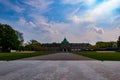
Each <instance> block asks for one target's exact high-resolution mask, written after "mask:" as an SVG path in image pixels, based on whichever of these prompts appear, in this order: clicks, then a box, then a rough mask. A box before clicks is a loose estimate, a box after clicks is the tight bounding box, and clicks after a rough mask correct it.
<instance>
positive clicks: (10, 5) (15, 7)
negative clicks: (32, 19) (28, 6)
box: [0, 0, 24, 13]
mask: <svg viewBox="0 0 120 80" xmlns="http://www.w3.org/2000/svg"><path fill="white" fill-rule="evenodd" d="M0 3H2V4H4V5H5V6H7V7H8V8H9V9H12V10H14V11H16V12H18V13H19V12H22V11H23V10H24V9H23V8H21V7H19V6H18V5H15V4H13V3H11V2H10V1H8V0H0Z"/></svg>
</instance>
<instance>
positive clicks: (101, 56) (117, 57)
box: [75, 52, 120, 61]
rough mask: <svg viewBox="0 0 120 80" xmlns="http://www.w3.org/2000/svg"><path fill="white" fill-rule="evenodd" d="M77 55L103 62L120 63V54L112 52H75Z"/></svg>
mask: <svg viewBox="0 0 120 80" xmlns="http://www.w3.org/2000/svg"><path fill="white" fill-rule="evenodd" d="M75 54H78V55H82V56H86V57H90V58H93V59H96V60H101V61H120V52H112V53H98V52H75Z"/></svg>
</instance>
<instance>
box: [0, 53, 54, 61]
mask: <svg viewBox="0 0 120 80" xmlns="http://www.w3.org/2000/svg"><path fill="white" fill-rule="evenodd" d="M53 53H54V52H35V53H0V60H16V59H22V58H28V57H34V56H40V55H48V54H53Z"/></svg>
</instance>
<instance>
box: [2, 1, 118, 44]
mask: <svg viewBox="0 0 120 80" xmlns="http://www.w3.org/2000/svg"><path fill="white" fill-rule="evenodd" d="M0 23H4V24H9V25H11V26H12V27H13V28H14V29H16V30H18V31H20V32H22V33H23V36H24V39H25V41H28V40H31V39H35V40H38V41H40V42H42V43H45V42H47V43H49V42H61V41H62V40H63V38H64V37H67V39H68V40H69V42H79V43H85V42H89V43H92V44H94V43H95V42H97V41H116V40H117V38H118V36H120V0H0Z"/></svg>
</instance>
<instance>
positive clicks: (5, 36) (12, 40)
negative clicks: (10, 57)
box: [0, 24, 20, 51]
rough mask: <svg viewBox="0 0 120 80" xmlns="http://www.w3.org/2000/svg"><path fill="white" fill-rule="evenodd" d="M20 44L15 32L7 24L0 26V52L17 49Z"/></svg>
mask: <svg viewBox="0 0 120 80" xmlns="http://www.w3.org/2000/svg"><path fill="white" fill-rule="evenodd" d="M19 44H20V41H19V40H18V36H17V35H16V31H15V30H14V29H12V27H11V26H9V25H7V24H0V46H1V47H2V51H9V50H11V49H17V48H18V46H19Z"/></svg>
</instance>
